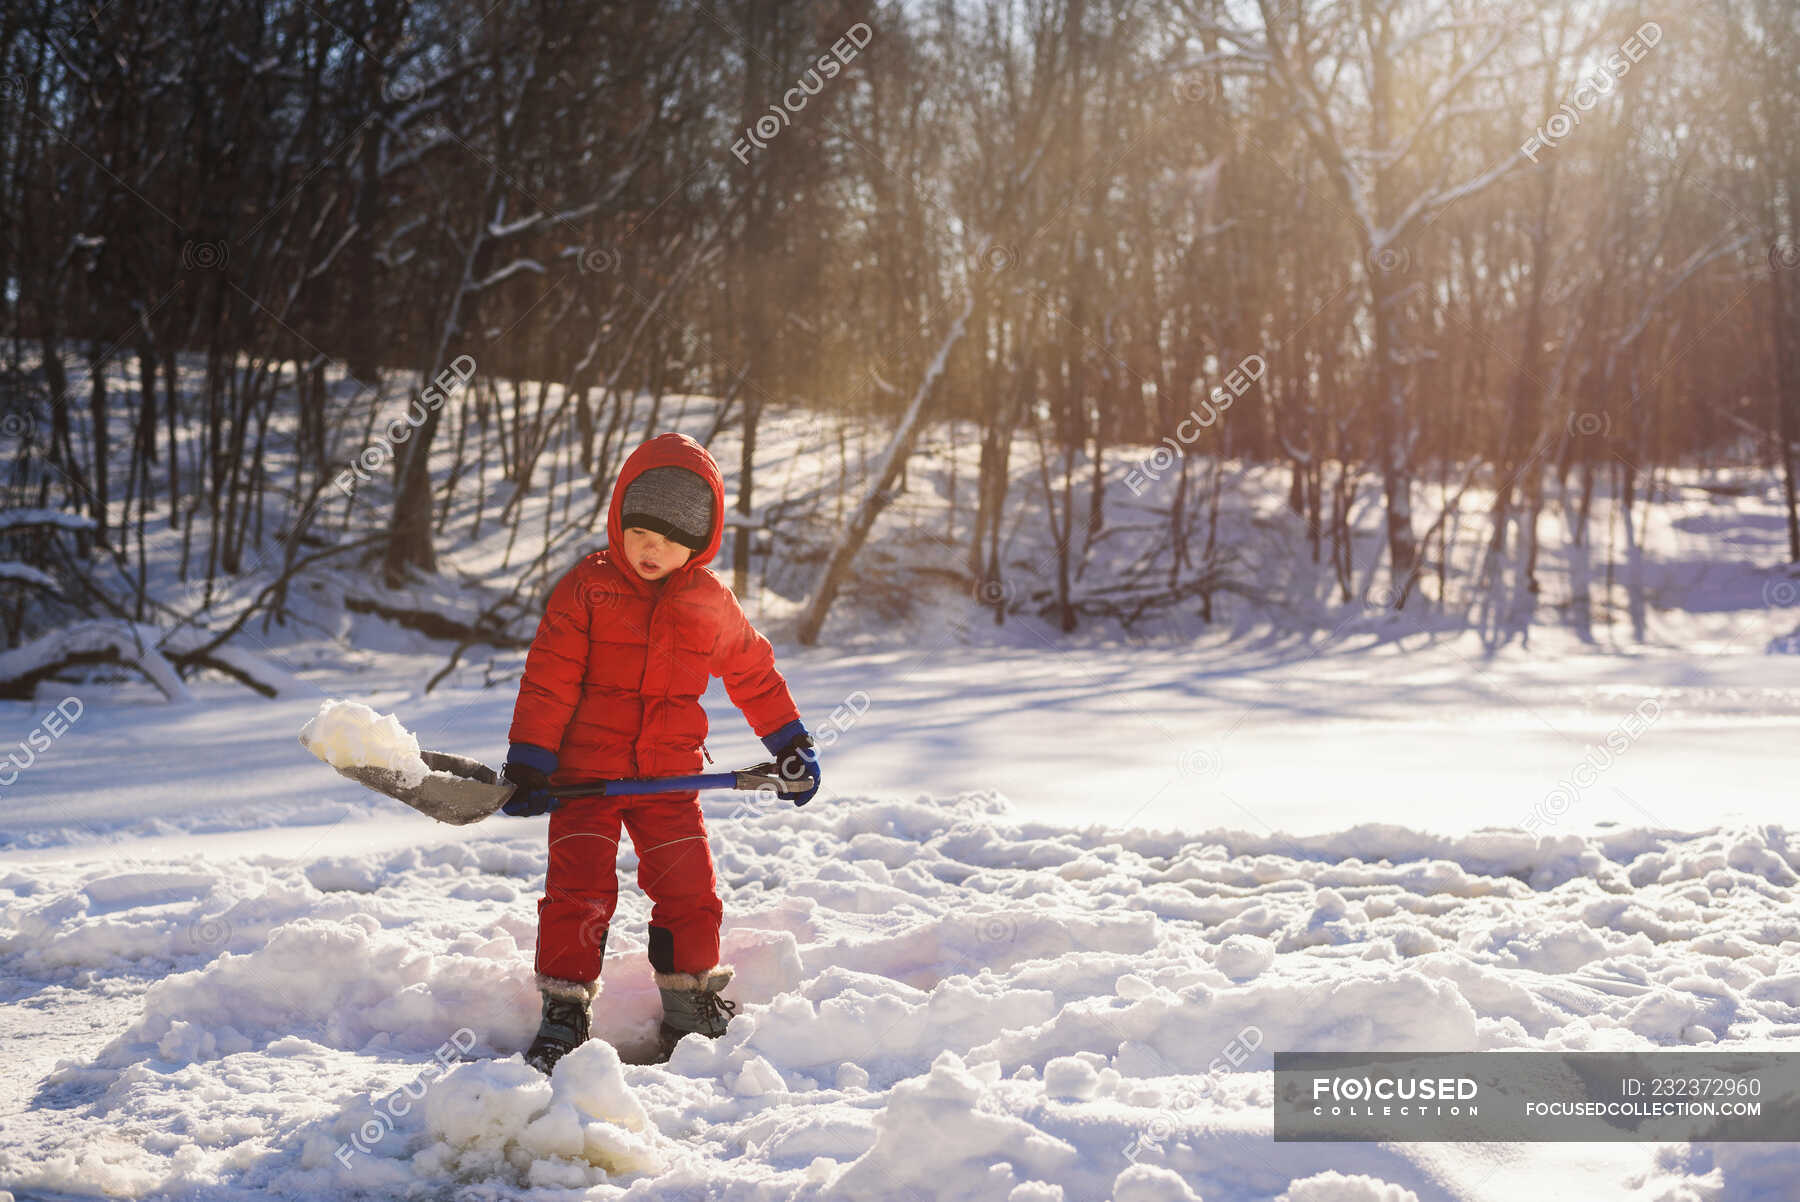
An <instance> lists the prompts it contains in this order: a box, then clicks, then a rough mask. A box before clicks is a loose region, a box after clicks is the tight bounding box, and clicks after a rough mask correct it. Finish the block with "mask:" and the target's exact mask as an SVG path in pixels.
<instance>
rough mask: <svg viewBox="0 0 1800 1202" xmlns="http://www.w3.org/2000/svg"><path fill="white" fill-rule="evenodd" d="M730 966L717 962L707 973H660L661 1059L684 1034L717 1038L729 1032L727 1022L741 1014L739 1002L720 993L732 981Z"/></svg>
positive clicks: (658, 976)
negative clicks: (661, 1013)
mask: <svg viewBox="0 0 1800 1202" xmlns="http://www.w3.org/2000/svg"><path fill="white" fill-rule="evenodd" d="M731 974H732V970H731V967H730V965H723V964H721V965H717V966H715V967H713V968H709V969H707V970H706V971H704V972H659V973H656V974H654V975H655V977H656V987H657V988H658V989H659V990H661V991H662V1005H663V1019H662V1026H661V1028H660V1029H659V1030H658V1031H657V1039H658V1045H659V1051H660V1053H661V1058H662V1059H663V1060H667V1059H668V1058H669V1057H670V1056H672V1055H674V1053H675V1045H676V1044H677V1043H679V1042H681V1038H682V1036H684V1035H694V1034H700V1035H704V1036H706V1037H707V1038H708V1039H717V1038H718V1037H719V1036H721V1035H723V1034H725V1027H726V1024H727V1023H729V1022H730V1021H731V1016H732V1015H734V1014H736V1013H737V1003H736V1002H728V1001H726V1000H725V999H724V998H722V997H720V996H719V991H720V990H722V989H724V988H725V986H727V985H729V984H730V983H731Z"/></svg>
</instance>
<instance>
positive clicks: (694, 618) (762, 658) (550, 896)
mask: <svg viewBox="0 0 1800 1202" xmlns="http://www.w3.org/2000/svg"><path fill="white" fill-rule="evenodd" d="M664 466H676V467H684V468H688V469H690V470H692V471H694V472H697V473H699V474H700V475H701V476H702V477H703V478H704V479H705V480H706V481H707V483H708V484H710V485H711V486H712V494H713V529H712V537H711V539H710V540H709V541H708V542H707V545H706V549H705V550H703V551H699V552H696V553H695V554H694V555H693V557H692V558H690V559H689V560H688V562H687V563H685V564H683V565H682V566H681V567H679V568H677V569H675V570H674V571H673V572H671V573H669V575H668V576H666V577H664V578H663V579H662V580H660V581H656V582H654V583H653V582H651V581H647V580H645V579H644V578H643V577H641V576H639V575H638V574H637V573H636V572H635V571H634V570H632V568H631V565H630V564H629V563H627V562H626V560H625V556H624V553H623V551H622V547H623V542H624V527H623V525H622V523H621V520H620V506H621V504H622V501H623V498H624V496H625V489H626V487H627V486H628V485H629V484H630V483H631V481H632V480H633V479H634V478H635V477H636V476H637V475H638V474H639V473H640V472H643V471H645V470H647V469H649V468H653V467H664ZM724 512H725V487H724V481H723V480H722V479H721V477H720V475H719V466H718V464H717V463H715V462H713V458H712V456H711V455H709V454H707V452H706V449H705V448H704V447H702V446H701V445H700V444H699V443H697V442H695V441H694V440H693V439H691V438H689V437H687V436H686V435H684V434H661V435H658V436H657V437H655V438H653V439H651V440H650V441H649V442H647V443H645V444H644V445H642V446H640V447H639V448H638V449H637V450H635V451H633V452H632V453H631V456H630V457H629V458H628V459H626V461H625V466H624V468H622V469H621V470H620V472H619V479H618V482H617V483H616V484H615V485H614V486H613V492H612V504H611V506H610V508H609V510H608V512H607V517H606V536H607V543H608V546H607V549H606V550H602V551H597V552H595V553H593V554H591V555H589V556H587V557H586V558H585V559H583V560H582V561H581V562H580V563H578V564H576V565H575V567H574V568H573V569H572V570H571V571H570V572H569V573H568V575H566V576H564V577H563V578H562V580H561V581H559V582H558V583H557V586H556V588H555V590H554V591H553V592H552V593H551V594H550V602H549V605H548V607H547V609H546V611H545V613H544V617H543V620H542V621H541V622H540V623H539V624H538V630H537V635H536V637H535V638H533V640H532V643H531V650H530V652H529V654H528V655H527V656H526V660H525V676H524V679H523V680H521V681H520V682H519V699H518V702H517V704H516V705H515V706H514V709H513V721H512V729H511V731H510V735H509V737H510V740H511V741H512V742H514V743H530V744H533V745H535V746H538V747H544V748H548V749H549V750H551V751H554V752H556V754H557V770H556V772H555V773H553V774H552V775H551V777H550V779H551V781H552V783H555V784H565V783H569V782H572V781H578V780H591V779H594V778H596V777H599V778H625V777H654V776H676V775H684V774H690V773H694V772H698V771H700V770H701V753H702V747H703V744H704V742H705V739H706V729H707V727H706V712H705V711H704V710H703V709H702V708H701V706H700V695H701V694H702V693H704V692H705V691H706V686H707V683H708V678H709V677H710V676H718V677H722V678H723V679H724V682H725V690H726V693H727V694H728V695H729V696H730V697H731V700H732V702H733V704H735V705H736V706H737V707H738V709H740V710H742V711H743V714H744V717H745V718H746V719H748V721H749V723H750V726H751V728H752V729H753V730H754V731H755V732H756V733H757V735H758V736H762V735H767V734H770V733H773V732H774V731H776V730H779V729H781V728H782V727H783V726H785V725H787V724H788V723H789V722H793V721H795V720H796V719H797V718H798V717H799V714H798V713H797V712H796V710H795V708H794V700H793V698H792V697H791V696H790V695H789V693H788V688H787V682H786V681H785V680H783V679H782V676H781V673H779V672H778V671H776V670H775V656H774V652H773V650H772V649H771V648H770V646H769V641H768V640H767V639H765V638H764V637H763V636H762V635H761V634H759V633H757V631H756V628H755V627H753V626H752V625H750V622H749V620H748V619H747V618H745V617H744V612H743V610H742V609H740V608H739V607H738V603H737V598H736V597H734V596H732V594H731V590H730V589H729V588H727V587H726V586H725V584H724V583H723V582H722V581H720V580H719V578H718V577H717V576H715V575H713V573H712V572H711V571H710V570H708V569H707V567H706V564H707V563H708V561H710V560H711V559H712V558H713V556H714V555H716V554H717V553H718V550H719V542H720V538H721V535H722V533H723V528H724V522H723V515H724ZM621 823H622V824H623V825H624V828H625V830H626V832H627V833H628V834H629V835H630V836H631V843H632V846H633V847H634V848H636V850H637V855H638V884H639V885H640V886H642V887H643V890H644V892H645V893H646V894H648V895H649V897H650V900H651V903H652V906H651V911H650V932H649V937H650V947H649V955H650V963H651V965H652V967H654V968H655V969H656V970H657V971H658V972H665V973H666V972H679V973H690V972H691V973H702V972H705V971H706V970H707V969H710V968H712V967H714V966H715V965H717V964H718V962H719V922H720V917H721V915H722V913H723V907H722V906H721V905H720V903H719V898H718V891H717V883H716V881H715V878H714V876H713V863H712V854H711V850H710V849H709V848H708V847H707V842H706V827H705V825H704V823H703V822H702V820H701V815H700V802H699V795H698V794H697V793H694V792H692V791H689V792H682V793H659V794H656V795H654V796H646V797H619V798H601V797H593V798H581V799H578V800H573V801H566V802H564V803H563V804H562V805H561V806H560V807H559V808H558V809H556V810H555V811H553V812H552V813H551V815H550V866H549V871H548V873H547V875H546V878H545V881H544V896H543V897H542V898H541V899H540V900H539V901H538V942H537V971H538V972H539V973H540V974H543V975H545V976H550V977H559V978H562V979H563V980H569V981H593V980H595V979H597V978H598V977H599V975H600V961H601V955H602V952H603V951H604V949H605V946H606V931H607V927H608V925H609V924H610V923H611V921H612V915H613V908H614V906H615V904H616V903H617V901H618V876H617V871H616V868H617V855H618V845H619V828H620V825H621Z"/></svg>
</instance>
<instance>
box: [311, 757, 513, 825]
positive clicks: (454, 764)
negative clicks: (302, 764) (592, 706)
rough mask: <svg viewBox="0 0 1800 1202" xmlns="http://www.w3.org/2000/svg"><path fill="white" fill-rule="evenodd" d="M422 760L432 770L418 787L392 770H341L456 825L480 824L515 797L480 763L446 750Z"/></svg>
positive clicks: (357, 766) (359, 767) (352, 767)
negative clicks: (406, 781)
mask: <svg viewBox="0 0 1800 1202" xmlns="http://www.w3.org/2000/svg"><path fill="white" fill-rule="evenodd" d="M309 750H310V748H309ZM419 758H420V759H422V760H424V761H425V766H426V767H427V768H429V769H430V771H429V772H427V773H426V774H425V779H424V780H422V781H420V782H419V783H418V784H416V785H408V784H404V783H402V781H401V778H400V774H399V773H397V772H395V771H393V770H392V769H389V768H372V767H369V766H367V765H361V764H353V765H350V766H349V767H345V768H338V769H337V770H338V772H339V774H341V775H343V776H347V777H349V778H350V779H351V780H353V781H355V782H356V783H357V784H359V785H365V786H367V787H368V788H371V789H373V790H375V791H376V792H377V793H385V794H387V795H388V796H389V797H392V798H393V799H394V800H395V801H403V802H405V803H406V804H407V805H409V806H411V807H412V808H413V809H415V810H417V811H419V813H421V814H424V815H427V816H428V817H431V818H435V819H437V820H438V821H439V822H447V823H449V824H450V825H452V826H467V825H469V824H470V823H471V822H480V821H481V820H482V819H483V818H486V817H487V816H488V815H489V814H492V813H494V812H495V811H496V810H498V809H499V808H500V807H501V806H502V805H504V804H506V799H507V798H509V797H511V796H512V792H513V786H512V785H511V784H508V783H505V782H503V781H501V780H500V779H499V778H498V777H497V776H495V775H494V770H493V769H492V768H489V767H488V766H487V765H486V764H484V763H482V762H481V761H480V760H473V759H470V758H469V757H468V756H465V755H451V754H449V753H448V752H443V751H422V752H420V753H419ZM333 767H336V765H333Z"/></svg>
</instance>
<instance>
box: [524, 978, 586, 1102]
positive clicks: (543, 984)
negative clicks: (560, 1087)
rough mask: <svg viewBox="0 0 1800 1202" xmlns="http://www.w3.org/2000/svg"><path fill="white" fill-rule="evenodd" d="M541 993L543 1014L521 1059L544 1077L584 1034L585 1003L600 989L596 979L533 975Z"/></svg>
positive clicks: (579, 1043) (574, 1046) (577, 1045)
mask: <svg viewBox="0 0 1800 1202" xmlns="http://www.w3.org/2000/svg"><path fill="white" fill-rule="evenodd" d="M537 986H538V992H539V993H541V994H543V995H544V1015H543V1019H542V1021H541V1022H540V1023H539V1024H538V1033H537V1038H536V1039H534V1040H532V1041H531V1047H530V1048H529V1049H527V1050H526V1052H525V1063H527V1064H529V1065H530V1066H531V1067H533V1068H535V1069H537V1070H538V1071H539V1072H541V1073H543V1074H544V1075H545V1076H546V1077H547V1076H549V1075H550V1070H551V1069H553V1068H555V1067H556V1062H557V1061H558V1060H561V1059H562V1058H563V1057H564V1056H565V1055H567V1054H568V1053H570V1052H572V1051H574V1050H575V1049H576V1048H578V1047H580V1046H581V1045H582V1044H584V1043H586V1042H587V1038H588V1007H589V1005H590V1004H592V1002H593V1000H594V998H595V996H596V995H597V994H598V993H599V992H600V982H599V981H565V980H563V979H562V978H561V977H547V976H545V975H544V974H542V973H539V974H538V977H537Z"/></svg>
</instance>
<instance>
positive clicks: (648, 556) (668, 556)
mask: <svg viewBox="0 0 1800 1202" xmlns="http://www.w3.org/2000/svg"><path fill="white" fill-rule="evenodd" d="M693 556H694V553H693V552H692V551H690V550H688V549H687V548H686V547H684V546H682V545H681V544H680V543H678V542H672V541H670V540H669V539H666V538H664V537H663V536H662V535H660V534H658V533H657V532H656V531H654V530H645V529H644V528H643V527H641V526H629V527H627V528H626V530H625V561H626V562H627V563H629V564H630V565H631V570H632V571H634V572H636V573H637V574H638V575H639V576H642V577H643V578H644V579H645V580H661V579H662V578H663V577H664V576H667V575H668V574H669V573H670V572H673V571H674V570H675V569H676V568H678V567H680V566H681V565H682V564H684V563H686V562H687V561H688V560H690V559H692V558H693Z"/></svg>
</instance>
